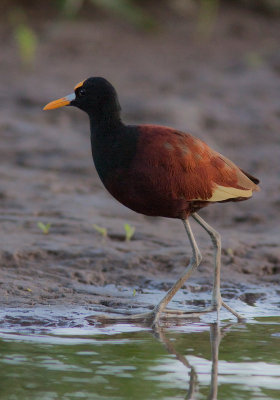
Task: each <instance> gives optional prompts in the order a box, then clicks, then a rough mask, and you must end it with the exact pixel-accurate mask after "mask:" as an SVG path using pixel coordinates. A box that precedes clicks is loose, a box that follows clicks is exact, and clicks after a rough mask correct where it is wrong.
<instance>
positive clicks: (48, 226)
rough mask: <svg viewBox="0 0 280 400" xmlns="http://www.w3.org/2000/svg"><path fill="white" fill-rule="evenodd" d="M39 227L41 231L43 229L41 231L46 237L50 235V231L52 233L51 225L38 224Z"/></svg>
mask: <svg viewBox="0 0 280 400" xmlns="http://www.w3.org/2000/svg"><path fill="white" fill-rule="evenodd" d="M37 226H38V228H39V229H41V231H42V232H43V233H44V234H45V235H47V234H48V233H49V231H50V227H51V224H44V223H43V222H38V224H37Z"/></svg>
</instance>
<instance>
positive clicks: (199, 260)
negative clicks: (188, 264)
mask: <svg viewBox="0 0 280 400" xmlns="http://www.w3.org/2000/svg"><path fill="white" fill-rule="evenodd" d="M195 261H196V265H197V266H198V265H199V264H200V263H201V261H202V255H201V253H198V254H197V255H196V259H195Z"/></svg>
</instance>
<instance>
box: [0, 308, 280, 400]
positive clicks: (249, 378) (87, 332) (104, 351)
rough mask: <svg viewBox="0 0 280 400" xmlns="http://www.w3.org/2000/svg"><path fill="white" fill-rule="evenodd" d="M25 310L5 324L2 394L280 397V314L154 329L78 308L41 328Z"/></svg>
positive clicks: (43, 397)
mask: <svg viewBox="0 0 280 400" xmlns="http://www.w3.org/2000/svg"><path fill="white" fill-rule="evenodd" d="M25 313H26V314H27V317H26V318H25V320H24V318H23V315H24V310H23V311H22V316H21V328H19V327H16V326H17V323H16V321H13V322H11V321H9V323H7V324H6V326H4V327H3V328H2V330H1V339H0V355H1V359H0V363H1V368H0V379H1V382H2V383H1V389H0V398H1V399H5V400H6V399H7V400H17V399H21V400H24V399H40V400H51V399H63V400H64V399H96V400H97V399H98V400H99V399H100V400H105V399H106V400H107V399H108V400H109V399H110V400H116V399H132V398H133V399H136V400H137V399H141V400H142V399H162V400H163V399H164V400H167V399H170V400H171V399H215V398H218V399H222V400H224V399H227V400H230V399H232V400H237V399H238V400H239V399H250V400H252V399H279V397H280V351H279V349H280V316H274V317H255V318H250V320H249V322H247V323H242V324H237V323H226V322H224V321H223V322H221V324H220V326H219V327H218V326H217V324H215V323H209V322H192V323H191V322H188V323H185V324H184V325H181V326H177V327H172V328H162V329H161V330H159V331H157V332H153V331H152V330H150V329H147V328H143V327H138V326H135V325H129V324H116V325H111V326H102V325H99V324H98V325H95V326H94V325H93V326H90V325H89V324H88V325H87V326H85V325H82V324H81V323H79V321H78V318H81V321H82V319H83V316H82V315H81V314H79V317H78V316H77V320H76V321H75V323H74V325H75V326H72V327H71V324H68V326H66V325H67V324H65V323H64V326H62V327H61V328H60V327H57V325H56V326H52V324H51V323H50V324H48V320H47V319H46V324H45V327H42V326H41V324H40V323H39V322H38V321H39V319H38V320H36V318H33V319H32V321H31V320H30V319H28V314H29V312H28V311H25ZM34 315H35V317H36V313H34V310H33V316H34ZM77 315H78V314H77ZM24 321H25V322H24ZM36 321H37V322H38V323H37V322H36ZM216 393H218V394H216Z"/></svg>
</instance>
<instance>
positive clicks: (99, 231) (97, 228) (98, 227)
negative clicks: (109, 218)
mask: <svg viewBox="0 0 280 400" xmlns="http://www.w3.org/2000/svg"><path fill="white" fill-rule="evenodd" d="M93 227H94V229H95V230H96V231H97V232H98V233H100V235H102V236H103V237H104V238H106V237H107V236H108V232H107V229H106V228H102V227H101V226H98V225H96V224H93Z"/></svg>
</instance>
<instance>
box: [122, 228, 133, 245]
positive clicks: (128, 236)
mask: <svg viewBox="0 0 280 400" xmlns="http://www.w3.org/2000/svg"><path fill="white" fill-rule="evenodd" d="M123 227H124V230H125V240H126V241H127V242H129V241H130V240H131V238H132V236H133V235H134V233H135V228H134V227H133V226H131V225H129V224H124V226H123Z"/></svg>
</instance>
